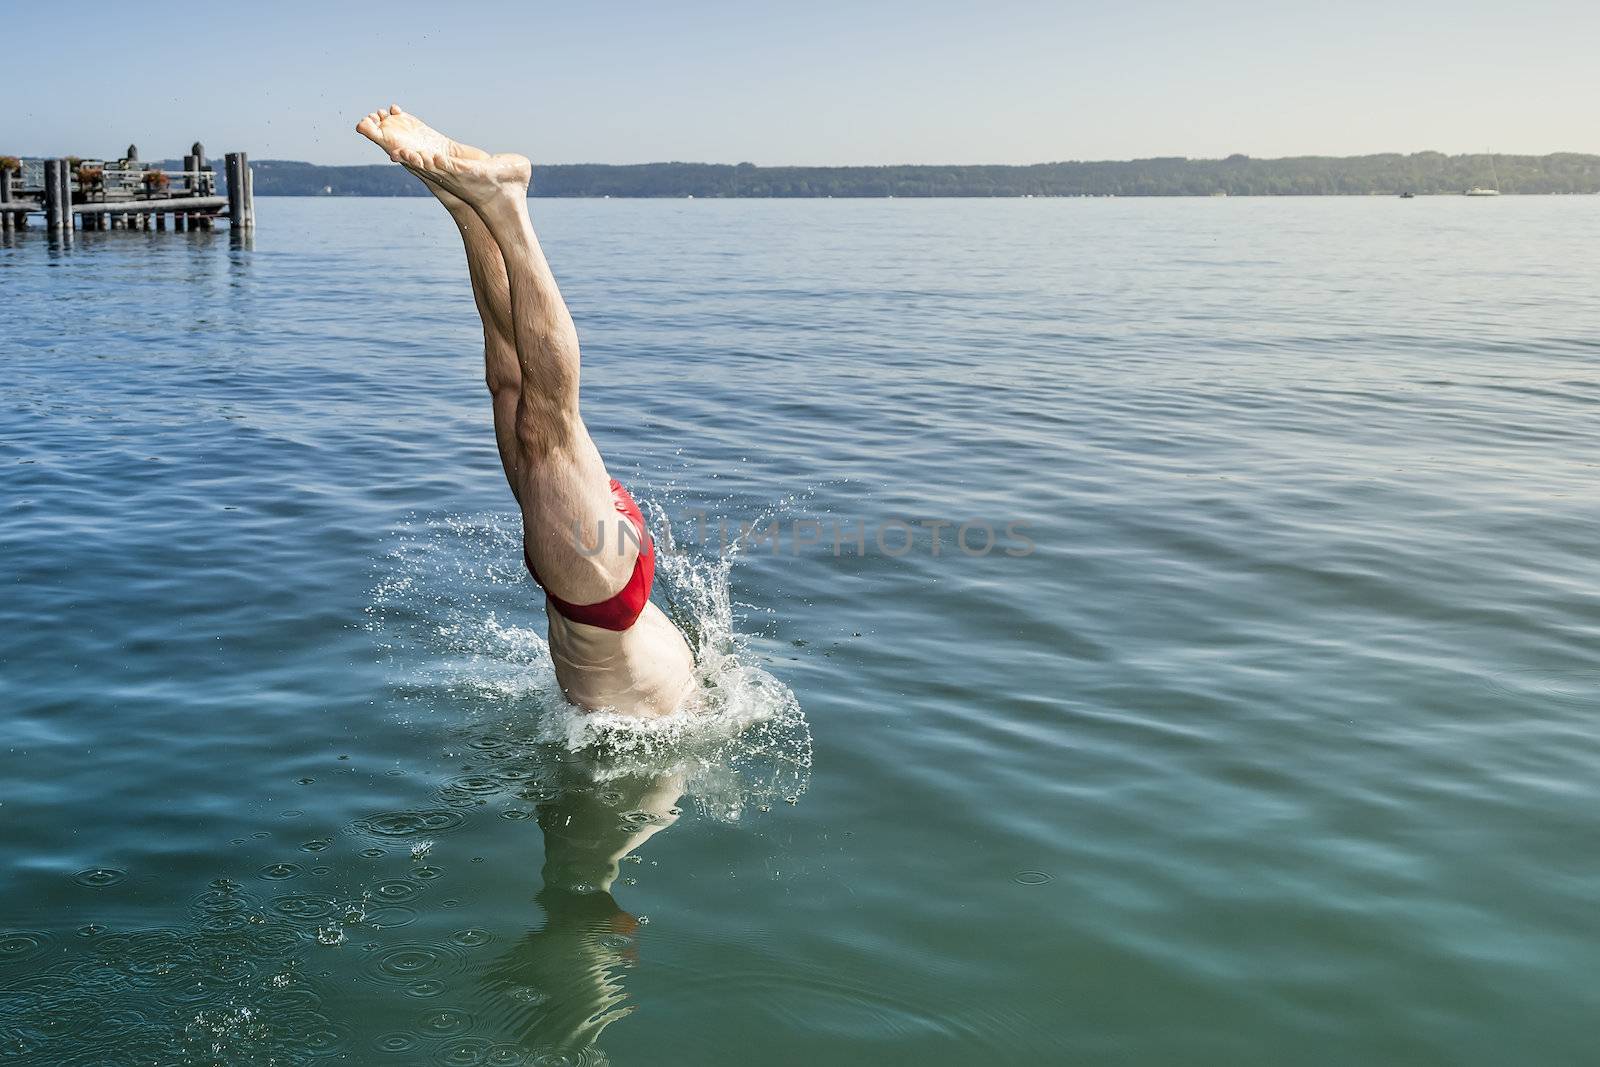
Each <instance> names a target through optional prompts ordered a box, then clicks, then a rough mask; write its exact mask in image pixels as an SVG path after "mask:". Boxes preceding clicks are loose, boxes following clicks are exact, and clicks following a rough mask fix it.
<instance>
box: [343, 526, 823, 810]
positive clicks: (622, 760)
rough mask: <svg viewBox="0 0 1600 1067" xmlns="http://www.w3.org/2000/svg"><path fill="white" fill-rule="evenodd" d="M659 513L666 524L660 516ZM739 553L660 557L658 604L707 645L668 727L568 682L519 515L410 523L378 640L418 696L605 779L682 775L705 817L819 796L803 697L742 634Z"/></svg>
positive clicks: (381, 589)
mask: <svg viewBox="0 0 1600 1067" xmlns="http://www.w3.org/2000/svg"><path fill="white" fill-rule="evenodd" d="M642 503H644V504H645V507H646V510H647V513H648V514H649V515H650V518H651V522H652V526H653V527H654V528H657V529H661V528H663V523H664V516H663V514H662V511H661V509H660V508H658V507H655V506H653V505H652V504H650V503H649V502H648V501H642ZM737 554H738V553H737V547H736V546H735V547H734V548H731V549H730V550H729V551H727V552H725V553H723V554H721V555H714V554H710V553H709V552H704V553H695V552H693V551H689V552H682V551H680V552H678V553H673V552H669V551H664V550H662V551H658V553H657V561H656V588H657V590H658V592H657V598H658V600H660V601H661V602H662V603H663V604H664V605H665V606H666V607H667V609H668V612H669V614H670V615H672V617H673V618H674V621H676V622H677V623H678V625H679V626H680V627H681V628H682V629H683V631H684V632H685V634H686V636H688V637H689V639H690V641H691V643H692V644H693V646H694V648H695V659H696V664H697V666H696V673H697V675H698V676H699V680H700V689H701V698H700V700H699V701H698V702H697V703H696V704H695V705H694V706H693V707H692V708H691V709H689V710H685V711H680V712H678V713H675V714H673V715H668V716H663V717H660V718H655V719H640V718H636V717H633V716H627V715H620V714H616V713H612V712H605V711H600V712H584V711H581V710H579V709H577V708H575V707H573V706H572V705H571V704H569V703H568V702H567V701H566V699H565V698H564V697H563V696H562V694H561V690H560V687H559V686H558V684H557V683H556V678H555V668H554V665H553V664H552V662H551V660H550V652H549V646H548V645H547V644H546V642H545V639H544V636H543V634H542V630H543V628H544V625H545V621H544V616H543V613H542V611H541V610H540V597H539V594H538V590H537V587H536V586H534V585H533V583H532V581H531V580H530V579H529V577H528V575H527V572H526V571H525V570H524V569H523V566H522V555H521V535H520V530H519V529H518V524H517V520H516V518H515V517H514V516H471V517H462V516H447V517H444V518H440V519H436V520H431V521H421V522H417V523H415V524H411V525H408V526H407V527H405V528H404V529H403V531H402V532H401V535H400V538H399V541H398V543H397V544H396V546H395V547H394V549H393V550H391V552H390V553H389V554H388V556H387V557H386V558H385V559H384V561H383V566H382V568H381V574H380V577H379V581H378V583H377V585H376V587H375V588H374V591H373V597H372V604H371V606H370V607H369V608H368V609H367V611H368V615H369V619H370V627H369V628H370V629H371V630H372V631H373V632H374V633H376V634H378V635H379V639H380V642H381V643H382V646H383V648H384V649H385V650H386V651H387V652H388V653H389V654H390V657H391V661H392V662H393V663H394V665H395V666H396V668H397V670H398V677H397V679H396V682H397V686H398V687H399V689H400V690H401V691H402V692H403V693H405V694H406V695H407V696H409V697H411V698H412V699H426V700H429V701H430V702H433V701H437V700H438V699H439V698H440V697H441V696H447V697H448V698H449V701H448V702H449V703H450V704H451V705H452V706H453V707H454V708H459V709H462V711H463V712H464V713H465V717H466V718H467V719H468V721H469V722H471V723H472V724H473V725H475V726H479V727H482V726H487V725H492V726H494V727H495V728H496V729H498V730H501V731H506V730H510V731H511V732H513V733H516V734H519V735H521V736H522V737H523V739H525V740H527V741H529V742H534V743H540V744H546V745H551V746H555V747H559V748H561V749H565V750H566V751H568V752H569V753H574V754H580V755H581V757H582V760H583V763H584V764H585V765H586V769H587V770H588V772H589V773H590V774H591V775H592V776H593V777H594V778H596V779H597V780H601V781H604V780H608V779H613V778H619V777H622V776H627V775H638V774H650V775H663V774H671V775H677V776H680V777H681V778H682V779H683V781H684V783H685V786H684V788H685V794H686V798H688V799H690V800H692V801H693V803H694V804H695V806H696V807H697V808H698V809H699V810H700V811H701V812H702V813H704V814H708V815H712V816H714V817H717V818H720V819H726V820H732V819H737V818H739V816H740V815H741V813H742V812H743V811H744V810H745V808H746V807H748V806H750V805H751V804H761V803H770V802H771V801H772V800H774V799H785V800H793V799H794V798H795V797H798V796H799V795H800V794H802V793H804V792H805V789H806V784H807V782H808V780H809V775H810V766H811V734H810V729H809V727H808V725H807V723H806V720H805V715H804V714H803V712H802V711H801V709H800V706H799V702H798V701H797V700H796V699H795V697H794V694H793V693H792V692H791V691H790V690H789V688H788V687H787V686H785V685H784V684H783V683H782V682H780V681H778V679H776V678H774V677H773V676H772V675H771V674H770V673H768V672H767V671H766V670H765V668H764V667H762V666H761V664H760V663H759V662H758V660H757V657H756V656H755V654H754V653H753V652H752V651H751V650H750V649H749V647H748V645H747V644H746V643H745V642H744V640H743V639H742V637H741V635H740V634H739V633H738V631H737V630H736V628H735V623H734V612H733V606H732V601H731V598H730V595H729V580H730V576H731V573H732V570H733V567H734V564H735V562H736V559H737Z"/></svg>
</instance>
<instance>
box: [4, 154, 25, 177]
mask: <svg viewBox="0 0 1600 1067" xmlns="http://www.w3.org/2000/svg"><path fill="white" fill-rule="evenodd" d="M0 170H9V171H12V172H13V173H17V174H20V173H22V160H20V159H18V158H17V157H16V156H0Z"/></svg>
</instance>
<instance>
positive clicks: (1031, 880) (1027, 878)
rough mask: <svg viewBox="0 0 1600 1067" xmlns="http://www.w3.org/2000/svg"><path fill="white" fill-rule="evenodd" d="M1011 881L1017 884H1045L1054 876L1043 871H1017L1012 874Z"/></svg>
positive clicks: (1053, 878) (1051, 880)
mask: <svg viewBox="0 0 1600 1067" xmlns="http://www.w3.org/2000/svg"><path fill="white" fill-rule="evenodd" d="M1012 881H1014V882H1016V883H1017V884H1018V885H1045V884H1046V883H1049V882H1053V881H1055V877H1054V876H1053V875H1049V874H1046V873H1044V872H1043V871H1018V872H1017V873H1016V874H1014V875H1012Z"/></svg>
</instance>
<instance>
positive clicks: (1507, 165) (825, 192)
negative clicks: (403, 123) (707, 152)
mask: <svg viewBox="0 0 1600 1067" xmlns="http://www.w3.org/2000/svg"><path fill="white" fill-rule="evenodd" d="M252 166H253V168H254V172H255V191H256V194H257V195H258V196H425V195H427V193H426V190H425V189H424V188H423V186H422V185H421V184H420V183H419V182H418V181H417V180H416V179H415V178H413V177H411V176H410V175H409V174H407V173H406V172H405V171H404V170H403V169H401V168H400V167H396V166H393V165H390V164H381V163H380V164H374V165H370V166H350V167H331V166H320V165H317V164H312V163H298V162H291V161H285V160H273V159H269V160H256V161H253V163H252ZM1475 187H1481V188H1496V189H1499V190H1500V191H1501V192H1503V193H1595V192H1600V156H1595V155H1582V154H1578V153H1567V152H1563V153H1555V154H1552V155H1544V156H1512V155H1488V154H1481V155H1460V156H1449V155H1444V154H1442V153H1439V152H1417V153H1413V154H1410V155H1400V154H1386V155H1374V156H1350V157H1332V156H1296V157H1290V158H1285V159H1252V158H1250V157H1249V156H1244V155H1233V156H1229V157H1227V158H1226V159H1185V158H1182V157H1166V158H1158V159H1136V160H1126V161H1106V162H1064V163H1039V164H1034V165H1031V166H884V167H758V166H755V165H754V164H750V163H740V164H736V165H733V164H716V163H641V164H633V165H610V164H591V163H574V164H559V165H553V166H537V165H536V166H535V167H534V172H533V195H534V196H551V197H585V196H590V197H593V196H614V197H688V196H694V197H827V196H833V197H888V196H904V197H917V196H956V197H973V196H1216V195H1221V194H1226V195H1229V196H1326V195H1368V194H1391V195H1392V194H1398V193H1402V192H1412V193H1417V194H1419V195H1427V194H1449V193H1461V192H1463V191H1465V190H1467V189H1470V188H1475Z"/></svg>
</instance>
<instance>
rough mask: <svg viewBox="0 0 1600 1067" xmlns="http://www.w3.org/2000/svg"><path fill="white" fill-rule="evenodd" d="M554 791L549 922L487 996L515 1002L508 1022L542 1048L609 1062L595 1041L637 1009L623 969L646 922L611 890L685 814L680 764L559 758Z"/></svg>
mask: <svg viewBox="0 0 1600 1067" xmlns="http://www.w3.org/2000/svg"><path fill="white" fill-rule="evenodd" d="M558 767H559V768H560V769H559V771H558V779H557V780H556V781H554V782H552V783H551V786H552V789H551V792H552V793H553V794H554V795H553V796H552V797H551V799H549V800H547V801H545V802H543V803H541V804H540V805H539V807H538V817H539V827H540V829H541V830H543V832H544V848H545V862H544V869H543V872H542V879H543V888H542V889H541V890H540V892H539V894H538V897H537V901H538V904H539V907H540V908H541V909H542V910H543V912H544V925H543V926H542V927H540V928H539V929H537V930H535V931H533V932H532V933H529V934H528V935H527V936H526V937H524V938H523V939H522V941H521V942H520V943H518V944H517V945H516V946H515V947H514V948H513V949H512V950H511V951H510V952H508V953H506V954H505V955H504V956H503V957H502V958H501V959H500V960H499V961H498V962H497V963H495V964H493V965H491V966H490V967H489V968H488V970H487V972H486V974H485V982H486V984H487V986H488V989H489V991H490V992H491V993H493V994H495V995H494V996H492V997H490V998H489V999H490V1000H491V1001H492V1002H494V1003H498V1004H502V1005H508V1006H509V1012H508V1016H509V1017H508V1018H506V1019H505V1020H504V1025H505V1027H506V1029H507V1030H508V1031H510V1032H511V1033H514V1034H515V1035H516V1036H517V1039H518V1040H519V1042H521V1043H522V1044H524V1045H525V1046H528V1047H530V1048H531V1049H538V1050H539V1051H540V1052H543V1053H564V1054H567V1055H568V1056H578V1057H581V1059H580V1060H579V1062H587V1061H591V1060H592V1061H594V1062H603V1059H604V1057H603V1055H602V1054H601V1053H600V1052H599V1050H598V1049H597V1048H595V1047H594V1045H595V1043H596V1042H597V1041H598V1040H599V1037H600V1034H601V1032H602V1031H604V1030H605V1028H606V1027H607V1026H609V1025H611V1023H613V1022H615V1021H616V1020H617V1019H620V1018H622V1017H623V1016H625V1015H627V1014H629V1013H630V1012H631V1011H632V1010H633V1009H632V1007H631V1006H629V1005H628V1004H627V993H626V991H625V990H624V988H623V984H622V972H623V971H624V970H625V969H626V968H628V967H629V966H631V965H633V964H634V963H636V962H637V961H638V949H637V947H636V944H635V938H636V936H637V933H638V930H639V928H640V920H639V919H638V918H636V917H635V916H633V915H631V914H629V913H628V912H627V911H625V910H623V908H622V907H621V905H619V904H618V903H617V901H616V898H615V897H614V896H613V895H612V891H613V888H614V886H615V885H616V882H617V879H618V876H619V873H620V869H621V866H622V861H623V859H624V857H626V856H628V855H629V854H630V853H632V852H633V851H634V850H635V849H637V848H638V847H639V846H640V845H642V844H643V843H644V842H645V841H648V840H649V839H650V838H651V837H653V836H655V835H656V834H658V833H660V832H661V831H662V830H665V829H666V828H667V827H669V826H671V825H672V824H673V823H675V822H677V821H678V815H679V808H678V807H677V802H678V799H679V797H680V796H681V795H682V793H683V789H684V780H683V776H682V775H681V774H680V773H677V772H665V773H657V774H651V773H647V772H638V771H635V772H631V773H628V774H625V775H622V776H620V777H606V778H604V779H603V780H602V779H601V778H600V777H599V776H597V775H596V773H595V772H596V770H597V768H596V766H595V765H594V764H593V763H592V762H590V761H570V760H569V761H564V762H561V763H559V764H558Z"/></svg>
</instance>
